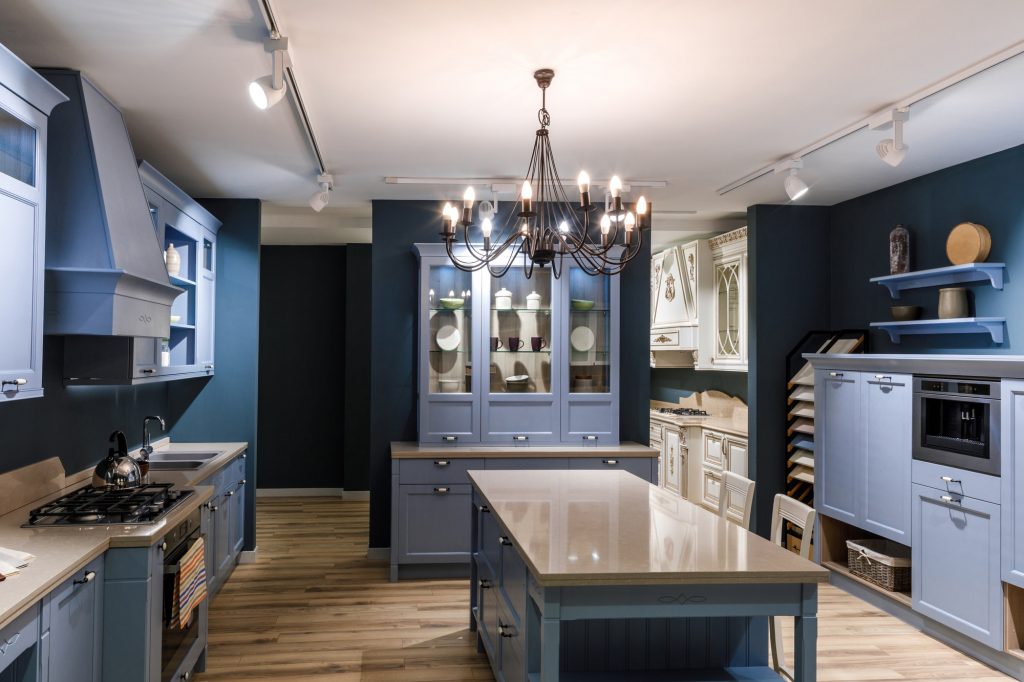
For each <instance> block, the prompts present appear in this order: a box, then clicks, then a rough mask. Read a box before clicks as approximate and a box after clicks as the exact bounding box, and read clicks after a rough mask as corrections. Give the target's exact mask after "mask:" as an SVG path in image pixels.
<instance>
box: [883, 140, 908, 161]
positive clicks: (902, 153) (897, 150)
mask: <svg viewBox="0 0 1024 682" xmlns="http://www.w3.org/2000/svg"><path fill="white" fill-rule="evenodd" d="M908 149H910V147H909V146H907V145H905V144H904V145H900V146H899V147H897V146H896V142H895V141H894V140H893V139H892V138H886V139H884V140H882V141H881V142H879V143H878V145H877V146H876V147H875V151H876V152H878V157H879V158H880V159H882V161H885V162H886V163H887V164H889V165H890V166H892V167H893V168H895V167H896V166H898V165H900V164H901V163H903V159H904V157H906V155H907V150H908Z"/></svg>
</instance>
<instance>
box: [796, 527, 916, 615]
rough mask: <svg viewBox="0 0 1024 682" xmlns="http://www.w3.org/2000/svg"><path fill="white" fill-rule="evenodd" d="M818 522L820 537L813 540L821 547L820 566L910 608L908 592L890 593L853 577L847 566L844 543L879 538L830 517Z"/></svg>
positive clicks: (867, 581) (862, 579)
mask: <svg viewBox="0 0 1024 682" xmlns="http://www.w3.org/2000/svg"><path fill="white" fill-rule="evenodd" d="M818 520H819V525H818V528H819V529H820V531H821V535H820V537H817V538H815V541H816V542H817V543H819V546H820V547H821V565H822V566H824V567H825V568H827V569H829V570H831V571H833V572H835V573H838V574H839V575H841V576H843V577H845V578H849V579H850V580H852V581H854V582H856V583H859V584H860V585H863V586H864V587H867V588H869V589H871V590H874V591H875V592H877V593H878V594H881V595H884V596H886V597H888V598H889V599H892V600H893V601H895V602H897V603H899V604H902V605H904V606H912V604H913V600H912V598H911V595H910V593H909V592H890V591H889V590H885V589H882V588H881V587H879V586H878V585H876V584H874V583H873V582H871V581H870V580H865V579H864V578H861V577H860V576H856V575H854V574H853V573H852V572H851V571H850V569H849V567H848V566H847V563H846V556H847V555H846V551H847V550H846V541H847V540H863V539H867V538H877V537H879V536H878V535H875V534H874V533H869V532H867V531H864V530H861V529H860V528H857V527H856V526H851V525H850V524H848V523H845V522H843V521H840V520H838V519H833V518H832V517H831V516H825V515H824V514H822V515H820V516H818Z"/></svg>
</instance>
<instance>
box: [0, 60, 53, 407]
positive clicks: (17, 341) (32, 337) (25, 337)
mask: <svg viewBox="0 0 1024 682" xmlns="http://www.w3.org/2000/svg"><path fill="white" fill-rule="evenodd" d="M66 100H67V98H66V97H65V96H64V95H63V94H61V92H60V91H59V90H57V89H56V88H54V87H53V86H52V85H50V84H49V83H48V82H47V81H46V80H45V79H44V78H43V77H42V76H39V75H38V74H37V73H36V72H35V71H33V70H32V69H31V68H30V67H29V66H27V65H26V64H25V63H24V62H22V61H21V60H19V59H18V58H17V57H15V56H14V55H13V54H11V53H10V52H9V51H7V49H6V48H4V47H3V46H2V45H0V291H2V292H3V293H2V295H0V320H2V321H3V332H2V333H0V402H7V401H11V400H18V399H22V398H39V397H42V395H43V273H44V258H43V256H44V247H45V245H46V123H47V116H48V115H49V112H50V111H51V110H52V109H53V107H55V106H56V105H57V104H60V103H61V102H64V101H66Z"/></svg>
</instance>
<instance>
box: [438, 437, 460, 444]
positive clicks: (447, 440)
mask: <svg viewBox="0 0 1024 682" xmlns="http://www.w3.org/2000/svg"><path fill="white" fill-rule="evenodd" d="M458 439H459V437H458V436H441V440H443V441H444V442H446V443H454V442H455V441H457V440H458Z"/></svg>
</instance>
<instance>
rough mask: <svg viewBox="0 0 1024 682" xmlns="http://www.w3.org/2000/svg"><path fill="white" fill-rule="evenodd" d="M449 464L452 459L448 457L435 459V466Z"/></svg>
mask: <svg viewBox="0 0 1024 682" xmlns="http://www.w3.org/2000/svg"><path fill="white" fill-rule="evenodd" d="M449 464H451V460H447V459H435V460H434V466H437V467H446V466H448V465H449Z"/></svg>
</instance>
